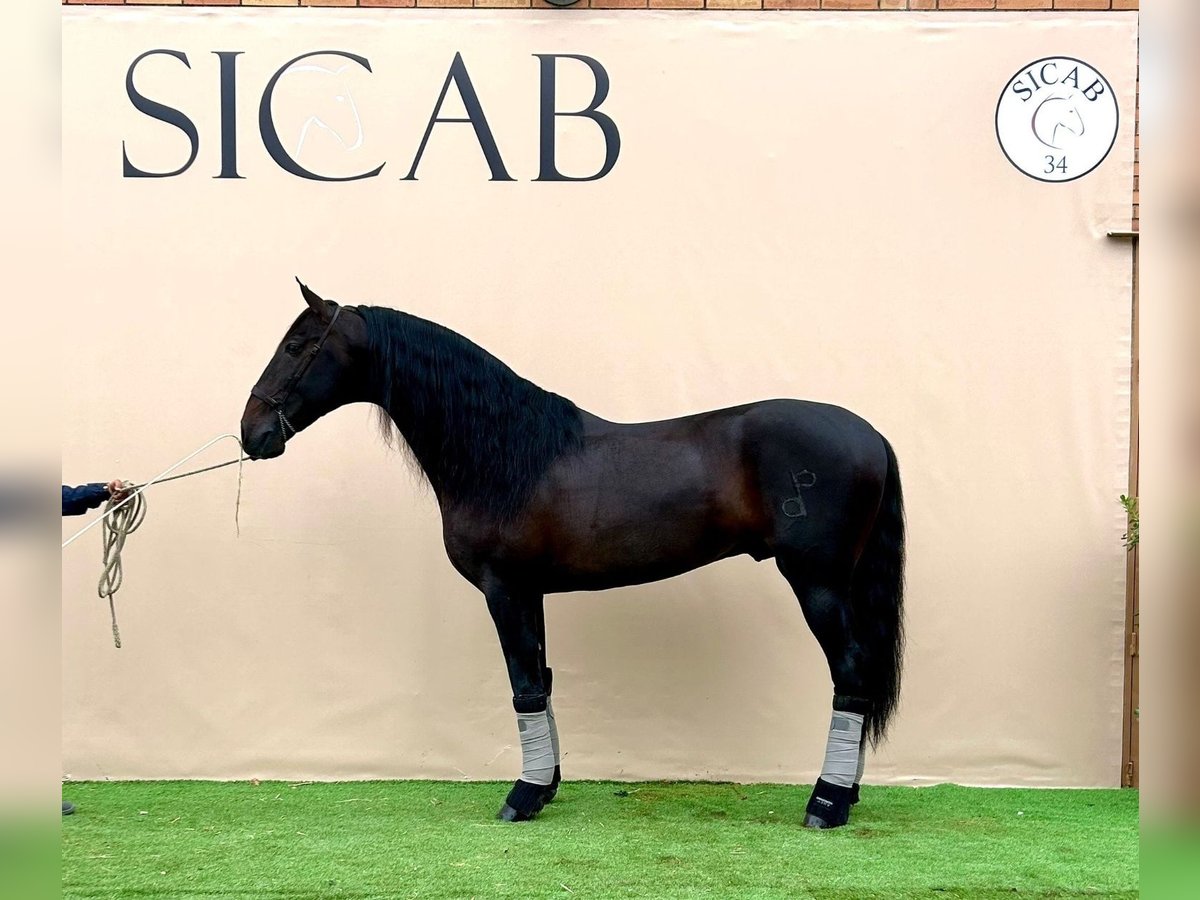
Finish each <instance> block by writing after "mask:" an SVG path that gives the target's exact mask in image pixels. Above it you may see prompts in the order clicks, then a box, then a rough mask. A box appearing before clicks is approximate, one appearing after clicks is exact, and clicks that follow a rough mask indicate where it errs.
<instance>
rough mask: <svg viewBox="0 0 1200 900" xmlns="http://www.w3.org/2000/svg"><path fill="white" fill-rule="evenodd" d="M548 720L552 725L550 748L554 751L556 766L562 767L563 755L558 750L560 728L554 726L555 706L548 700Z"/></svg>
mask: <svg viewBox="0 0 1200 900" xmlns="http://www.w3.org/2000/svg"><path fill="white" fill-rule="evenodd" d="M546 719H547V721H549V723H550V748H551V750H553V751H554V765H556V766H559V765H562V755H561V754H560V753H559V749H558V726H557V725H555V724H554V704H553V703H552V702H551V700H550V698H549V697H547V698H546Z"/></svg>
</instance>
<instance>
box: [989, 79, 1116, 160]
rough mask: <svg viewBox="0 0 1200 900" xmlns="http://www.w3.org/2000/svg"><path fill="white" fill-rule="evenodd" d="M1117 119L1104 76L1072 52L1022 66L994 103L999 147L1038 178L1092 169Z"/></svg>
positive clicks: (1109, 146) (1106, 146) (1103, 152)
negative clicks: (1069, 54) (1074, 56)
mask: <svg viewBox="0 0 1200 900" xmlns="http://www.w3.org/2000/svg"><path fill="white" fill-rule="evenodd" d="M1119 121H1120V114H1119V113H1118V111H1117V98H1116V95H1115V94H1114V93H1113V89H1112V85H1110V84H1109V83H1108V79H1106V78H1105V77H1104V76H1103V75H1101V74H1100V72H1098V71H1097V70H1096V69H1095V68H1093V67H1092V66H1090V65H1088V64H1087V63H1085V62H1084V61H1083V60H1080V59H1075V58H1073V57H1070V56H1048V57H1045V58H1044V59H1039V60H1036V61H1034V62H1031V63H1029V64H1028V65H1026V66H1022V67H1021V70H1020V71H1019V72H1017V74H1016V75H1014V76H1013V77H1012V78H1010V79H1009V81H1008V84H1006V85H1005V86H1004V90H1003V91H1001V92H1000V101H999V102H998V103H997V104H996V137H997V138H998V139H999V141H1000V148H1001V149H1002V150H1003V151H1004V155H1005V156H1006V157H1008V161H1009V162H1011V163H1012V164H1013V165H1014V166H1016V167H1017V168H1018V169H1020V170H1021V171H1022V172H1024V173H1025V174H1026V175H1028V176H1029V177H1030V178H1036V179H1037V180H1038V181H1051V182H1060V181H1074V180H1075V179H1076V178H1082V177H1083V176H1084V175H1086V174H1088V173H1089V172H1091V171H1092V170H1093V169H1095V168H1096V167H1097V166H1098V165H1100V163H1102V162H1104V158H1105V157H1106V156H1108V153H1109V151H1110V150H1112V147H1113V144H1114V143H1115V142H1116V139H1117V125H1118V124H1119Z"/></svg>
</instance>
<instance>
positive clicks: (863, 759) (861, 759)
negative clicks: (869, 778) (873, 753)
mask: <svg viewBox="0 0 1200 900" xmlns="http://www.w3.org/2000/svg"><path fill="white" fill-rule="evenodd" d="M866 768H867V742H866V741H864V740H862V739H861V738H860V739H859V741H858V774H857V775H855V776H854V783H855V784H862V777H863V771H864V770H865V769H866Z"/></svg>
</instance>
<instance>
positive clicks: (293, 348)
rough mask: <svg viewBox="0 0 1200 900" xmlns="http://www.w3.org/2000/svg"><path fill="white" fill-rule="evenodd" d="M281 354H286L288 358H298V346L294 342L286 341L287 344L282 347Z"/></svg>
mask: <svg viewBox="0 0 1200 900" xmlns="http://www.w3.org/2000/svg"><path fill="white" fill-rule="evenodd" d="M283 352H284V353H286V354H287V355H288V356H299V355H300V345H299V344H297V343H296V342H295V341H288V343H287V344H285V345H284V348H283Z"/></svg>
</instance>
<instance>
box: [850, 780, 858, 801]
mask: <svg viewBox="0 0 1200 900" xmlns="http://www.w3.org/2000/svg"><path fill="white" fill-rule="evenodd" d="M856 803H858V782H857V781H856V782H854V784H852V785H850V805H851V806H854V804H856Z"/></svg>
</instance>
